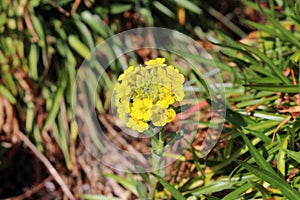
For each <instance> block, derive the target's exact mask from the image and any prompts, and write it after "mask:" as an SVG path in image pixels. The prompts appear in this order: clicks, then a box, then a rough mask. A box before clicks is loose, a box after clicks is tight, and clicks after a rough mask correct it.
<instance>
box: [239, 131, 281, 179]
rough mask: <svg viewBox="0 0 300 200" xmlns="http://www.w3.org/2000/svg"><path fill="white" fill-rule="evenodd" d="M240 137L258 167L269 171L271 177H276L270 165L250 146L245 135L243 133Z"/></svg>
mask: <svg viewBox="0 0 300 200" xmlns="http://www.w3.org/2000/svg"><path fill="white" fill-rule="evenodd" d="M241 136H242V138H243V140H244V141H245V143H246V145H247V147H248V149H249V151H250V153H251V155H252V156H253V157H254V159H255V161H256V163H257V164H258V166H259V167H260V168H262V169H265V170H267V171H269V172H270V173H272V174H273V176H277V174H276V172H275V171H274V170H273V168H272V167H271V165H270V164H269V163H268V162H267V161H266V160H265V158H264V157H263V156H262V155H260V154H259V153H258V151H257V149H256V148H255V147H254V146H253V145H252V143H251V142H250V140H249V139H248V137H247V136H246V135H244V134H243V133H241Z"/></svg>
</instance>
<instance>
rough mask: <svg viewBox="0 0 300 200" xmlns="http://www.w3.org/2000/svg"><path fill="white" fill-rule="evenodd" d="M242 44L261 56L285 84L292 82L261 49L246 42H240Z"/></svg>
mask: <svg viewBox="0 0 300 200" xmlns="http://www.w3.org/2000/svg"><path fill="white" fill-rule="evenodd" d="M240 45H241V46H242V47H243V48H245V49H246V50H247V51H249V52H251V53H253V54H254V55H256V56H257V57H259V58H260V59H261V60H262V61H264V62H265V63H266V64H267V65H268V66H269V67H270V69H271V70H272V71H273V72H274V74H276V75H277V77H278V78H279V79H280V80H281V81H282V82H283V83H285V84H287V85H288V84H291V81H290V80H289V79H288V78H287V77H285V76H284V74H283V72H282V71H280V69H279V68H278V66H276V65H275V64H274V63H273V61H272V60H271V59H270V58H269V57H267V56H266V55H265V54H264V53H262V52H260V51H259V50H257V49H256V48H254V47H251V46H248V45H246V44H243V43H240Z"/></svg>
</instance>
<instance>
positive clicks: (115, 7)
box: [109, 3, 132, 15]
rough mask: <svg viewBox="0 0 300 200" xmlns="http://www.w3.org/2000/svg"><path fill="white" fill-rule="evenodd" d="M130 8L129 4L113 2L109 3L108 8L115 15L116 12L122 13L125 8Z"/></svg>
mask: <svg viewBox="0 0 300 200" xmlns="http://www.w3.org/2000/svg"><path fill="white" fill-rule="evenodd" d="M131 8H132V5H130V4H120V3H114V4H112V5H110V7H109V10H110V13H111V14H113V15H116V14H120V13H123V12H125V11H127V10H130V9H131Z"/></svg>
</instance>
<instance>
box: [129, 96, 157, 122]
mask: <svg viewBox="0 0 300 200" xmlns="http://www.w3.org/2000/svg"><path fill="white" fill-rule="evenodd" d="M151 107H152V101H151V99H148V98H147V99H143V100H140V99H137V100H135V101H134V102H133V104H132V107H131V112H130V114H131V116H132V117H133V118H136V119H139V120H146V121H147V120H149V119H150V115H151Z"/></svg>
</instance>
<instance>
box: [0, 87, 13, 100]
mask: <svg viewBox="0 0 300 200" xmlns="http://www.w3.org/2000/svg"><path fill="white" fill-rule="evenodd" d="M0 95H3V96H4V97H5V98H7V100H8V101H9V102H10V103H11V104H15V103H16V102H17V100H16V99H15V97H14V96H13V95H12V94H11V93H10V91H8V90H7V89H6V87H4V86H3V85H0Z"/></svg>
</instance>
